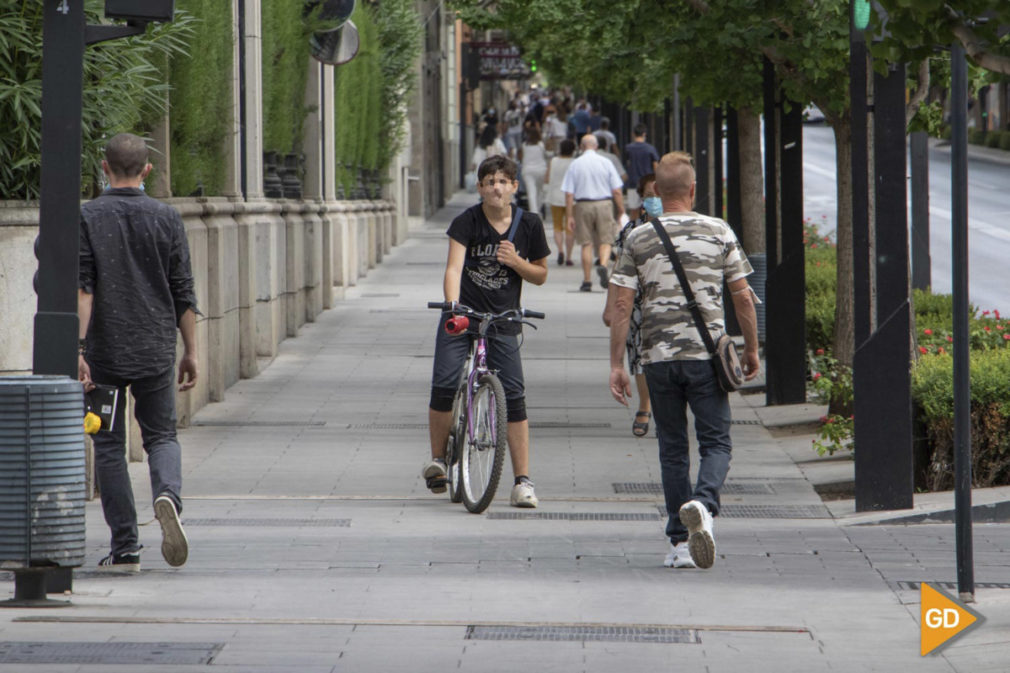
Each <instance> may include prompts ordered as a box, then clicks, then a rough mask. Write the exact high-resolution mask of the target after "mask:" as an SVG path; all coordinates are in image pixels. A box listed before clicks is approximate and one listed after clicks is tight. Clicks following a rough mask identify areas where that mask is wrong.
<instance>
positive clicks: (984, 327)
mask: <svg viewBox="0 0 1010 673" xmlns="http://www.w3.org/2000/svg"><path fill="white" fill-rule="evenodd" d="M982 329H984V330H985V331H986V332H991V331H992V330H991V329H989V326H988V325H985V326H983V327H982Z"/></svg>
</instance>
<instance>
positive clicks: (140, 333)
mask: <svg viewBox="0 0 1010 673" xmlns="http://www.w3.org/2000/svg"><path fill="white" fill-rule="evenodd" d="M80 237H81V241H80V248H81V260H80V274H79V280H78V286H79V287H80V288H81V289H82V290H84V291H85V292H87V293H88V294H91V295H93V296H94V303H93V308H92V311H91V325H90V326H89V328H88V337H87V338H88V348H87V353H86V354H85V358H86V359H87V361H88V363H90V364H92V365H96V366H98V367H99V368H101V369H102V370H104V371H107V372H109V373H111V374H114V375H116V376H121V377H124V378H140V377H145V376H153V375H155V374H160V373H162V372H164V371H165V370H166V369H170V368H171V367H172V366H173V365H174V364H175V346H176V327H177V325H178V323H179V318H180V317H182V314H183V313H185V311H186V309H190V308H191V309H193V310H194V311H196V295H195V294H194V292H193V273H192V270H191V268H190V261H189V242H188V241H187V240H186V230H185V228H184V227H183V224H182V218H181V217H180V216H179V213H178V212H177V211H176V210H175V209H174V208H172V207H171V206H168V205H165V204H163V203H160V202H158V201H155V200H154V199H152V198H150V197H149V196H147V195H146V194H144V192H143V191H141V190H140V189H134V188H118V189H110V190H108V191H106V192H105V193H104V194H102V195H101V196H99V197H98V198H97V199H94V200H93V201H90V202H88V203H86V204H84V206H82V207H81V231H80Z"/></svg>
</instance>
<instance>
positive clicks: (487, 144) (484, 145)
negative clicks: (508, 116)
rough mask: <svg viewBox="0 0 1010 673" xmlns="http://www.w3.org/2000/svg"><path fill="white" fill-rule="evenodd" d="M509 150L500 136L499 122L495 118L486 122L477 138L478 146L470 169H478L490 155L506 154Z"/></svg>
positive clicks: (474, 151) (474, 149)
mask: <svg viewBox="0 0 1010 673" xmlns="http://www.w3.org/2000/svg"><path fill="white" fill-rule="evenodd" d="M506 155H508V150H507V149H506V148H505V143H504V142H502V139H501V138H500V137H498V122H497V119H493V120H491V121H488V122H486V123H485V124H484V130H483V131H481V132H480V137H479V138H477V147H475V148H473V157H472V158H471V160H470V170H472V171H476V170H477V167H478V166H480V165H481V164H482V163H484V160H485V159H487V158H488V157H497V156H506Z"/></svg>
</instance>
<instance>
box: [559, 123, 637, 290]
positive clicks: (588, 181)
mask: <svg viewBox="0 0 1010 673" xmlns="http://www.w3.org/2000/svg"><path fill="white" fill-rule="evenodd" d="M623 185H624V183H623V182H622V181H621V176H620V175H618V173H617V169H616V168H614V164H612V163H611V162H610V160H609V159H607V158H606V157H603V156H601V155H600V154H599V153H597V151H596V136H594V135H593V134H591V133H587V134H585V135H584V136H583V137H582V154H581V155H580V156H579V157H578V158H577V159H575V161H573V162H572V163H571V165H570V166H569V167H568V170H567V171H565V178H564V180H563V181H562V183H561V191H563V192H564V193H565V215H566V217H567V218H568V228H569V230H570V231H574V232H575V242H576V243H578V244H579V245H581V246H582V274H583V279H582V285H581V286H579V291H580V292H590V291H592V289H593V284H592V282H591V281H590V273H591V271H592V269H593V251H594V250H595V251H596V254H597V257H596V265H597V266H596V272H597V275H598V276H599V278H600V286H601V287H603V288H606V287H607V276H608V274H607V269H606V267H605V266H603V264H605V263H606V262H607V261H608V260H609V259H610V248H611V246H612V245H613V243H614V235H615V234H616V233H617V231H616V230H617V222H615V220H614V204H615V203H616V204H617V209H618V211H623V210H624V197H623V195H622V194H621V188H622V187H623Z"/></svg>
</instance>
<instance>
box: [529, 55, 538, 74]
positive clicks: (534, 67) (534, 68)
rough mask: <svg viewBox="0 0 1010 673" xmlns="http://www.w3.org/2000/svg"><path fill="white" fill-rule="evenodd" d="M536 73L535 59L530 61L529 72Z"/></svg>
mask: <svg viewBox="0 0 1010 673" xmlns="http://www.w3.org/2000/svg"><path fill="white" fill-rule="evenodd" d="M536 71H537V60H536V59H535V58H531V59H530V72H536Z"/></svg>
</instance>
